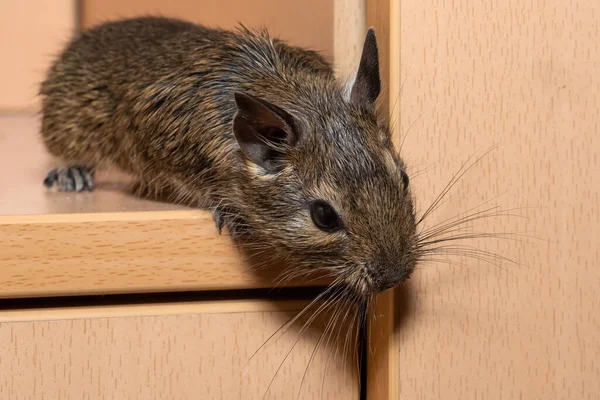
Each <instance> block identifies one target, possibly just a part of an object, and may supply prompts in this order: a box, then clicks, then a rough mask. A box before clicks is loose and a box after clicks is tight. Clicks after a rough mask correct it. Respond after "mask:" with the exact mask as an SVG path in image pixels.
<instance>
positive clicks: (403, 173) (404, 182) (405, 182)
mask: <svg viewBox="0 0 600 400" xmlns="http://www.w3.org/2000/svg"><path fill="white" fill-rule="evenodd" d="M400 175H402V183H403V184H404V189H406V188H407V187H408V183H409V182H410V180H409V179H408V175H407V174H406V172H404V171H400Z"/></svg>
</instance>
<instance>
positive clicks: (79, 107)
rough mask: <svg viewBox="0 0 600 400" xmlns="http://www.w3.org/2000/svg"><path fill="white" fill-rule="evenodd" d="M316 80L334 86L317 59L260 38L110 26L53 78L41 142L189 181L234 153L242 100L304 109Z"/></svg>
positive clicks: (171, 24)
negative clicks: (240, 95)
mask: <svg viewBox="0 0 600 400" xmlns="http://www.w3.org/2000/svg"><path fill="white" fill-rule="evenodd" d="M313 77H318V79H321V80H322V79H325V80H328V81H333V74H332V72H331V69H330V67H329V66H328V64H327V63H326V62H325V61H324V60H323V59H322V58H321V57H320V56H319V55H317V54H316V53H314V52H310V51H307V50H302V49H297V48H293V47H290V46H287V45H286V44H284V43H282V42H280V41H278V40H276V39H271V38H269V37H268V36H267V35H266V34H265V33H262V32H256V33H255V32H251V31H249V30H245V29H240V30H239V31H238V32H231V31H225V30H217V29H208V28H205V27H201V26H198V25H195V24H191V23H187V22H182V21H178V20H172V19H165V18H154V17H145V18H137V19H131V20H124V21H117V22H112V23H108V24H104V25H101V26H99V27H97V28H93V29H91V30H90V31H88V32H85V33H84V34H82V35H81V37H79V38H77V39H75V40H74V41H73V42H72V43H71V44H70V46H69V47H68V48H67V50H66V51H65V52H64V53H63V54H62V56H61V57H60V58H59V60H58V61H57V63H55V65H54V66H53V68H52V69H51V71H50V73H49V77H48V79H47V80H46V81H45V82H44V84H43V85H42V94H43V95H44V97H45V99H44V113H43V114H44V118H43V129H42V132H43V137H44V139H45V141H46V143H47V145H48V147H49V148H50V150H51V151H52V152H53V153H54V154H56V155H58V156H60V157H62V158H65V159H67V160H78V159H82V158H87V159H89V161H90V162H91V163H92V164H95V163H99V162H101V161H108V162H109V163H111V164H116V165H117V166H118V167H120V168H122V169H124V170H126V171H127V172H132V173H136V174H141V173H144V174H149V175H156V174H163V175H164V174H169V173H171V174H176V175H178V176H179V178H181V179H184V178H186V176H188V175H189V174H190V172H191V171H194V172H196V173H197V174H202V173H203V172H205V173H208V171H207V167H209V166H213V165H215V163H216V164H218V162H219V161H220V160H223V159H224V158H230V157H231V155H232V153H234V151H232V150H233V149H234V148H235V142H234V141H233V140H232V139H233V136H232V134H231V129H230V124H231V121H232V119H233V116H234V114H235V112H236V108H235V104H234V102H233V93H234V92H236V91H246V92H250V93H254V94H255V95H261V96H263V97H266V98H270V100H278V99H276V98H277V97H279V95H278V94H276V92H277V91H279V92H280V93H283V94H285V97H286V98H288V99H287V102H290V101H298V99H299V98H300V97H302V94H303V92H302V91H301V88H299V86H302V85H303V82H304V81H309V82H310V81H311V80H313V79H314V78H313ZM290 80H291V81H290ZM294 91H297V92H298V93H297V94H296V95H294V94H293V92H294ZM217 157H218V159H217ZM226 161H227V163H226V164H228V165H232V162H233V161H234V160H233V159H231V158H230V159H228V160H226ZM213 179H214V177H213ZM197 180H199V181H202V179H197Z"/></svg>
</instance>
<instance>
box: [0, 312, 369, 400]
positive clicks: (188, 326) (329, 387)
mask: <svg viewBox="0 0 600 400" xmlns="http://www.w3.org/2000/svg"><path fill="white" fill-rule="evenodd" d="M129 307H130V306H117V307H107V308H106V309H105V310H103V312H102V314H101V315H98V310H94V309H91V310H88V309H85V308H83V309H79V310H78V315H71V316H69V317H68V318H66V319H63V318H62V317H61V314H60V312H59V313H58V315H56V314H55V312H54V310H46V311H45V312H43V313H42V314H41V315H37V316H36V317H35V318H33V319H31V320H26V318H24V321H22V322H4V323H2V324H0V342H1V343H2V347H1V350H0V398H7V399H8V398H10V399H15V400H17V399H42V398H51V399H104V398H106V399H262V398H263V394H264V393H265V392H266V391H267V388H268V387H269V383H270V381H271V380H272V379H273V382H272V385H271V387H270V389H269V391H268V393H267V396H266V397H264V398H268V399H297V398H301V399H315V398H323V399H340V398H343V399H353V398H358V396H357V393H356V388H357V384H356V378H355V376H356V373H355V371H354V366H353V363H352V362H351V361H350V360H344V358H343V352H342V347H343V346H340V347H339V348H338V349H337V354H336V348H335V345H334V342H333V341H327V340H323V341H322V342H321V345H320V346H319V347H318V349H317V351H316V352H315V355H314V357H313V351H314V349H315V347H316V345H317V343H318V342H319V337H320V335H321V333H322V332H323V330H322V326H323V324H322V321H317V322H315V324H314V325H313V327H312V328H311V329H308V330H306V331H305V332H304V333H303V334H300V329H301V326H302V325H301V324H297V325H295V326H294V327H293V328H292V329H290V330H289V331H288V332H287V333H285V334H283V335H282V336H280V337H279V338H278V339H277V340H275V341H273V342H272V344H271V345H269V346H267V347H265V348H264V351H261V352H259V353H258V355H257V356H256V357H255V358H253V359H251V357H252V355H253V354H254V353H255V352H256V351H257V350H258V349H259V348H260V347H261V345H262V344H263V343H264V342H265V341H266V340H267V339H268V338H269V336H270V335H271V334H273V333H274V332H275V331H276V330H277V329H278V328H279V327H280V326H281V325H282V324H283V323H285V321H286V320H287V319H288V318H289V317H290V316H292V315H294V314H295V313H296V312H297V311H293V310H298V308H295V307H297V305H296V306H295V307H290V305H289V304H286V303H283V304H281V303H279V304H277V305H275V306H274V305H273V304H272V303H267V302H251V303H247V304H246V305H245V306H244V307H242V309H241V310H239V311H236V305H235V304H224V305H222V312H218V311H216V310H215V309H214V308H215V305H214V304H210V303H209V304H203V303H190V304H184V305H182V306H181V309H180V310H179V311H178V308H179V305H177V304H172V305H168V306H154V305H147V306H145V307H143V309H142V310H143V311H144V312H145V315H146V316H135V312H137V311H139V310H133V312H134V313H133V314H132V316H127V314H128V313H129V312H131V311H132V310H128V308H129ZM277 307H280V309H279V310H277ZM284 310H288V311H284ZM111 313H113V314H114V316H112V317H110V314H111ZM151 313H154V315H151ZM165 314H166V315H165ZM26 315H27V313H26ZM105 315H109V316H108V317H106V316H105ZM2 317H3V316H2V312H0V320H2ZM63 317H64V315H63ZM298 338H299V339H298ZM340 343H343V341H340ZM288 352H290V353H289V356H288V357H287V359H286V355H287V354H288ZM347 354H348V353H347ZM311 358H312V361H311V363H310V367H309V369H308V372H307V373H306V376H305V377H304V374H305V371H306V366H307V365H308V363H309V361H310V360H311ZM284 359H285V361H284V362H283V364H282V360H284ZM280 365H281V369H279V371H277V369H278V368H279V366H280ZM244 370H245V373H244V374H242V372H244ZM303 377H304V381H303ZM302 381H303V382H302ZM301 384H302V391H301V392H300V396H298V393H299V391H300V387H301V386H300V385H301Z"/></svg>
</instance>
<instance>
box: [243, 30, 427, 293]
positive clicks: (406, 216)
mask: <svg viewBox="0 0 600 400" xmlns="http://www.w3.org/2000/svg"><path fill="white" fill-rule="evenodd" d="M380 87H381V84H380V78H379V66H378V54H377V44H376V41H375V35H374V32H373V30H372V29H371V30H369V33H368V34H367V38H366V40H365V45H364V48H363V53H362V57H361V62H360V66H359V69H358V72H357V75H356V78H355V80H354V83H353V85H352V87H351V90H350V92H349V96H346V97H344V96H343V94H342V91H341V90H340V92H339V95H338V96H337V97H335V100H334V101H330V103H331V104H328V106H327V107H326V109H322V110H317V114H316V115H315V114H311V112H310V111H308V110H305V111H304V112H303V110H302V109H298V108H296V109H293V110H290V109H289V107H288V109H287V110H284V109H282V108H280V107H279V106H277V105H274V104H271V103H268V102H266V101H264V100H262V99H259V98H257V97H253V96H250V95H247V94H241V93H236V95H235V100H236V104H237V109H238V111H237V114H236V117H235V118H234V124H233V127H234V134H235V137H236V139H237V142H238V144H239V146H240V150H241V156H242V157H243V162H244V165H245V167H246V170H247V172H248V174H247V175H248V179H247V181H246V182H245V187H243V188H242V189H241V190H242V191H243V192H244V196H243V197H244V201H246V202H248V205H249V206H248V207H245V210H244V214H245V215H244V220H245V223H246V224H247V225H248V226H250V227H251V229H252V232H253V233H255V234H256V235H257V236H258V237H259V240H260V242H261V247H262V248H265V247H266V248H267V249H268V250H267V251H268V252H269V253H276V254H278V255H281V256H283V257H284V258H287V259H290V260H292V262H299V263H300V264H304V265H308V266H312V267H313V268H318V269H319V270H320V271H321V272H323V273H324V275H327V276H329V277H333V278H334V279H337V282H338V283H342V284H345V285H347V286H349V287H351V288H352V289H353V290H354V292H355V293H356V294H357V295H359V296H368V295H372V294H375V293H377V292H380V291H382V290H385V289H388V288H390V287H394V286H396V285H398V284H399V283H400V282H402V281H403V280H405V279H407V278H408V277H409V276H410V274H411V273H412V271H413V270H414V268H415V264H416V261H417V256H416V251H414V250H413V249H414V248H415V245H416V242H417V234H416V225H415V213H414V205H413V198H412V195H411V189H410V187H409V179H408V175H407V174H406V171H405V165H404V163H403V161H402V160H401V159H400V157H399V156H398V154H397V153H396V151H395V150H394V148H393V145H392V142H391V134H390V129H389V126H388V125H387V124H382V123H380V122H378V120H377V118H376V115H375V111H374V108H375V107H374V102H375V100H376V98H377V97H378V95H379V92H380ZM305 115H311V116H310V117H306V116H305ZM295 273H297V274H302V273H303V272H301V271H292V272H290V276H291V275H293V274H295Z"/></svg>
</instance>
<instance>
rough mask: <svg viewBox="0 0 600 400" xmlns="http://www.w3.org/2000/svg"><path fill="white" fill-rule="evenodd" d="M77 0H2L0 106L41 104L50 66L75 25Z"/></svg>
mask: <svg viewBox="0 0 600 400" xmlns="http://www.w3.org/2000/svg"><path fill="white" fill-rule="evenodd" d="M75 4H76V1H75V0H52V1H50V0H27V1H22V0H2V1H1V2H0V38H1V40H0V59H1V60H2V62H0V110H9V111H12V112H15V111H19V112H20V111H23V110H29V109H35V108H37V107H38V101H37V100H38V99H37V92H38V85H39V83H40V82H41V81H42V79H43V77H44V74H45V72H46V68H48V67H49V66H50V62H51V61H52V59H53V58H54V57H55V56H56V53H57V52H59V51H60V50H61V49H62V47H63V46H64V45H65V43H66V42H67V41H68V40H69V38H70V37H71V35H72V32H73V30H74V29H75V24H76V16H75V13H76V10H75Z"/></svg>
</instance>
